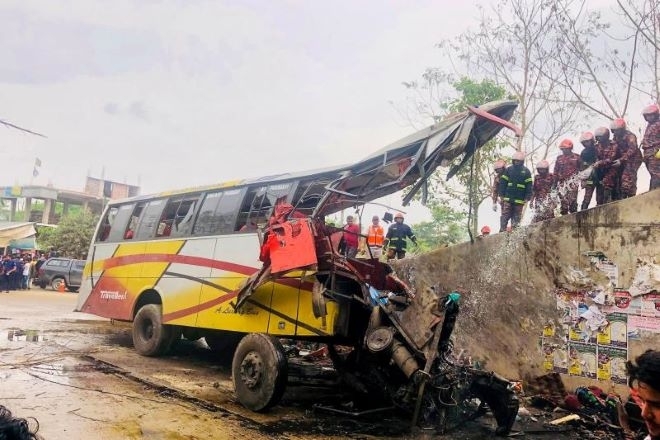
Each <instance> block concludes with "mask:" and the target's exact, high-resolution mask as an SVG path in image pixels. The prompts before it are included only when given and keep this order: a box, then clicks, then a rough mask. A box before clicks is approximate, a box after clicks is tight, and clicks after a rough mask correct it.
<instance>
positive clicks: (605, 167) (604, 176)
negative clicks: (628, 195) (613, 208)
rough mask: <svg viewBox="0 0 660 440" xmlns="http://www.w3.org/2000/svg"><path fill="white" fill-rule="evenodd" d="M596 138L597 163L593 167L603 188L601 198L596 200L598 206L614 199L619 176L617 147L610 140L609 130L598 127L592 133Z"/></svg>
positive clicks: (619, 164)
mask: <svg viewBox="0 0 660 440" xmlns="http://www.w3.org/2000/svg"><path fill="white" fill-rule="evenodd" d="M594 136H595V137H596V142H597V145H598V147H597V150H598V162H596V164H595V165H594V166H595V167H596V168H597V169H598V173H599V176H600V177H601V184H602V186H603V197H602V199H601V200H598V198H596V200H597V202H598V204H602V203H610V202H611V201H613V200H616V199H615V188H616V186H617V180H618V176H619V167H620V166H621V161H620V160H619V157H620V156H619V147H618V146H617V144H616V142H614V141H613V140H610V129H609V128H607V127H598V128H597V129H596V130H595V131H594Z"/></svg>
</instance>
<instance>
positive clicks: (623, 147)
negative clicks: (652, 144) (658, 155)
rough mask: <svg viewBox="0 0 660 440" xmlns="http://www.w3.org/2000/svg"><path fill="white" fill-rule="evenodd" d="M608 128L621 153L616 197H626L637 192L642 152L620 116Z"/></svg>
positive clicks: (635, 138) (635, 137)
mask: <svg viewBox="0 0 660 440" xmlns="http://www.w3.org/2000/svg"><path fill="white" fill-rule="evenodd" d="M610 128H611V129H612V136H613V138H614V142H616V145H617V146H618V147H619V154H620V155H621V158H620V159H619V161H621V167H620V169H619V188H618V191H617V192H618V198H619V199H627V198H628V197H632V196H634V195H635V194H637V170H639V167H640V166H641V165H642V161H643V159H642V152H641V151H640V150H639V147H638V146H637V136H635V135H634V134H633V133H632V132H631V131H630V130H628V129H627V128H626V121H624V120H623V119H621V118H618V119H615V120H613V121H612V123H611V124H610Z"/></svg>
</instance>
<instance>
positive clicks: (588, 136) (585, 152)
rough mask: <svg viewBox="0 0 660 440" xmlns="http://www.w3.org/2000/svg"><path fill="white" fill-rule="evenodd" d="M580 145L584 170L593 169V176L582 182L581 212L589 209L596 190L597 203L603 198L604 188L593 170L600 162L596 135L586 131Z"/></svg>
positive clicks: (596, 171)
mask: <svg viewBox="0 0 660 440" xmlns="http://www.w3.org/2000/svg"><path fill="white" fill-rule="evenodd" d="M580 143H581V144H582V147H583V149H582V151H581V152H580V159H581V160H582V169H583V170H586V169H587V168H589V167H592V171H591V174H590V175H589V177H587V178H586V179H585V180H583V181H582V183H581V185H582V188H584V198H583V199H582V206H581V207H580V210H581V211H584V210H585V209H588V208H589V204H590V203H591V199H592V198H593V195H594V190H597V191H596V203H597V204H599V205H600V204H602V202H598V200H599V199H598V197H599V195H600V197H602V195H603V194H602V193H603V191H602V187H601V185H600V178H599V177H598V170H597V169H595V168H593V165H594V164H595V163H596V162H597V161H598V151H597V149H596V140H595V139H594V134H593V133H592V132H590V131H585V132H584V133H582V135H581V136H580Z"/></svg>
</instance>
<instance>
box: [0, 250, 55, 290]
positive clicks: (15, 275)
mask: <svg viewBox="0 0 660 440" xmlns="http://www.w3.org/2000/svg"><path fill="white" fill-rule="evenodd" d="M47 259H48V255H47V254H46V253H43V252H41V253H36V252H35V253H14V254H11V255H10V254H5V255H4V257H3V259H2V264H1V265H0V291H4V292H9V291H10V290H28V289H29V288H30V284H31V283H32V280H33V279H34V278H35V277H37V275H38V273H39V268H40V267H41V265H42V264H43V263H44V262H45V261H46V260H47Z"/></svg>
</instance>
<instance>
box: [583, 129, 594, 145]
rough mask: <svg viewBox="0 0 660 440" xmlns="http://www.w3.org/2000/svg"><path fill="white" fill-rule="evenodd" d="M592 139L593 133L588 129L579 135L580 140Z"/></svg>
mask: <svg viewBox="0 0 660 440" xmlns="http://www.w3.org/2000/svg"><path fill="white" fill-rule="evenodd" d="M593 140H594V134H593V133H592V132H590V131H585V132H584V133H582V134H581V135H580V142H581V143H582V142H587V141H593Z"/></svg>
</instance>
